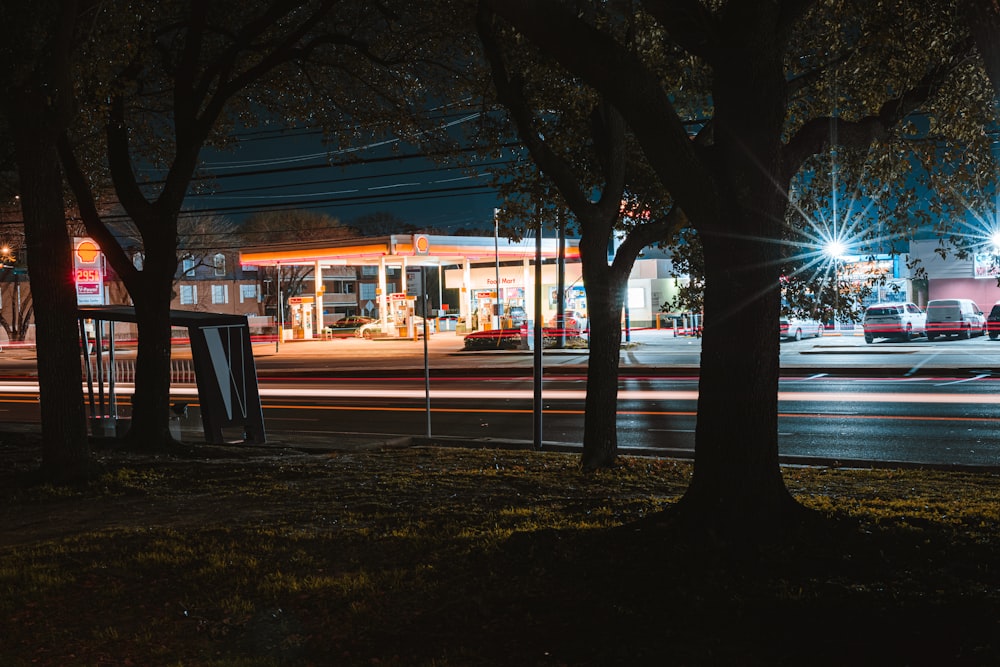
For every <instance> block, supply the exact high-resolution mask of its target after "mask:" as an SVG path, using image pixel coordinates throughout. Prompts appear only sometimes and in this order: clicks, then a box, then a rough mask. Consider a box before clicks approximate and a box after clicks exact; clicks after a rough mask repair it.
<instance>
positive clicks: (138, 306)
mask: <svg viewBox="0 0 1000 667" xmlns="http://www.w3.org/2000/svg"><path fill="white" fill-rule="evenodd" d="M148 228H150V229H156V230H167V231H168V232H169V230H170V229H171V228H172V226H171V225H170V224H167V223H165V224H162V225H159V226H153V225H148ZM159 236H160V237H162V238H158V239H157V240H156V242H153V243H149V244H147V246H146V247H147V249H148V250H147V253H146V256H145V262H144V264H143V270H142V272H141V273H136V274H133V275H134V281H135V283H136V284H130V285H128V289H129V293H130V294H131V295H132V301H133V303H134V304H135V316H136V327H137V329H138V347H137V350H136V368H135V394H134V395H133V397H132V423H131V426H130V428H129V432H128V436H127V438H128V441H129V442H130V444H131V445H132V446H134V447H136V448H141V449H150V448H152V449H170V448H171V447H173V446H174V445H175V444H176V442H175V441H174V439H173V437H172V436H171V435H170V379H171V377H170V376H171V374H170V355H171V328H170V302H171V300H172V298H173V293H172V285H173V282H172V281H173V276H174V272H175V270H176V269H177V250H176V239H175V240H174V241H173V242H171V239H170V238H168V236H167V234H162V233H161V234H159Z"/></svg>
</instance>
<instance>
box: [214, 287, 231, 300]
mask: <svg viewBox="0 0 1000 667" xmlns="http://www.w3.org/2000/svg"><path fill="white" fill-rule="evenodd" d="M212 303H229V285H212Z"/></svg>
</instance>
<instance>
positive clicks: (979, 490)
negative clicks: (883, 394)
mask: <svg viewBox="0 0 1000 667" xmlns="http://www.w3.org/2000/svg"><path fill="white" fill-rule="evenodd" d="M201 451H202V452H203V453H204V454H210V455H211V456H210V457H209V458H198V459H194V458H166V457H153V456H139V455H135V454H126V453H120V452H111V451H102V452H98V457H99V458H100V459H101V461H102V462H103V463H104V464H105V465H106V466H107V469H108V473H107V474H106V475H105V476H104V477H103V478H102V479H101V480H100V481H99V482H97V483H93V484H91V485H89V486H87V487H86V488H82V489H72V490H69V489H57V488H52V487H46V486H33V487H25V486H24V485H23V484H22V482H23V480H24V478H25V475H24V473H25V472H26V471H29V470H31V469H33V468H34V467H36V466H37V459H36V450H35V445H34V443H32V442H31V441H30V438H29V437H28V436H23V435H7V436H0V528H2V530H0V665H5V666H8V665H185V666H189V665H199V666H201V665H210V666H215V665H220V666H221V665H242V666H247V665H253V666H257V665H261V666H263V665H369V666H370V665H407V666H408V665H426V666H435V667H444V666H453V665H473V666H475V665H595V666H596V665H935V666H941V665H997V664H1000V534H998V530H997V529H998V524H1000V517H998V511H1000V479H998V478H997V476H995V475H992V474H968V473H942V472H929V471H891V470H880V471H871V470H838V469H815V468H789V469H786V470H785V471H784V473H785V478H786V482H787V484H788V486H789V488H790V489H792V490H793V492H794V493H795V495H796V496H797V497H798V498H799V499H800V500H801V502H803V503H804V504H806V505H808V506H810V507H813V508H816V509H819V510H821V511H822V512H824V513H827V514H828V515H829V516H831V517H832V519H850V520H856V521H857V522H858V523H857V524H855V525H857V526H859V527H857V528H846V527H843V526H840V527H833V526H834V522H833V521H831V529H830V532H829V533H828V534H825V535H820V536H817V538H816V539H813V540H809V541H808V542H805V543H799V544H794V545H788V546H785V547H775V548H771V549H758V550H753V551H746V552H742V553H740V552H732V551H730V552H727V553H726V554H725V555H719V554H718V553H717V552H715V551H713V550H712V549H710V548H708V547H705V546H692V545H690V544H688V543H685V542H684V541H681V540H678V539H675V538H674V537H672V536H671V534H670V532H669V531H664V530H650V529H646V528H644V529H641V530H640V529H637V528H636V527H635V526H634V525H632V524H633V522H636V521H638V520H639V519H642V518H643V517H647V516H649V515H650V514H651V513H655V512H657V511H659V510H661V509H663V508H664V507H667V506H669V505H670V504H671V503H672V502H673V501H675V500H676V499H677V498H678V497H679V496H680V494H681V493H682V492H683V490H684V488H685V487H686V485H687V481H688V479H689V476H690V472H691V471H690V467H689V466H688V464H685V463H676V462H671V461H664V460H657V459H642V458H623V459H622V465H621V467H620V468H619V469H617V470H614V471H608V472H602V473H600V474H592V475H584V474H582V473H581V472H580V471H579V470H578V468H577V457H575V456H572V455H564V454H540V453H530V452H516V451H498V450H475V451H474V450H465V449H445V448H431V447H424V448H399V449H389V450H383V451H368V452H359V451H354V452H336V453H326V454H315V453H313V454H303V453H300V452H296V451H294V450H291V449H246V448H213V449H203V450H201Z"/></svg>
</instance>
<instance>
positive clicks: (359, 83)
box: [60, 0, 449, 446]
mask: <svg viewBox="0 0 1000 667" xmlns="http://www.w3.org/2000/svg"><path fill="white" fill-rule="evenodd" d="M142 7H143V9H142V11H141V12H139V11H137V10H136V9H135V8H132V7H131V5H130V3H128V2H127V1H126V0H121V2H109V3H103V4H101V5H99V6H98V7H97V11H98V12H99V16H98V17H97V18H96V19H95V24H96V25H99V26H102V27H103V28H104V30H103V31H101V32H100V34H97V35H95V38H94V39H93V40H91V41H90V42H89V43H88V45H87V46H88V49H89V51H88V53H90V54H91V59H90V60H89V61H88V62H89V63H90V64H93V63H95V62H100V63H102V66H101V68H99V70H98V71H99V73H100V74H101V75H102V76H99V77H94V76H88V75H87V72H85V71H83V70H81V72H80V76H79V81H80V85H79V86H78V90H79V91H80V100H81V106H82V108H83V112H82V113H81V115H80V119H81V121H82V122H81V124H79V125H78V126H77V127H76V128H75V130H76V134H75V135H74V134H71V133H68V132H67V133H65V134H64V136H63V138H62V139H61V141H60V155H61V158H62V162H63V165H64V168H65V170H66V173H67V177H68V180H69V183H70V185H71V187H72V189H73V192H74V194H75V196H76V198H77V201H78V202H79V207H80V210H81V215H82V218H83V220H84V221H85V223H86V225H87V229H88V231H89V233H90V235H91V236H93V237H94V238H95V239H96V240H97V241H98V242H99V243H100V245H101V248H102V249H103V250H104V252H105V254H106V256H107V258H108V261H109V262H110V264H111V265H112V266H113V268H114V269H115V271H116V272H117V273H118V275H119V276H120V277H121V279H122V280H123V282H124V283H125V285H126V287H127V288H128V291H129V294H130V295H131V297H132V300H133V302H134V304H135V310H136V320H137V327H138V334H139V344H138V353H137V360H136V388H135V394H134V397H133V414H132V426H131V430H130V433H129V438H130V439H131V440H133V441H134V442H136V443H143V446H150V445H156V444H167V445H169V444H170V443H171V442H172V439H171V438H170V435H169V429H168V417H169V412H168V408H169V379H170V374H169V359H170V324H169V319H168V314H169V304H170V298H171V285H172V282H173V278H174V273H175V270H176V266H177V218H178V214H179V212H180V211H181V208H182V204H183V200H184V196H185V193H186V192H187V189H188V186H189V184H190V182H191V178H192V176H193V175H194V173H195V171H196V169H197V167H198V164H199V156H200V152H201V150H202V148H203V147H205V146H207V145H216V146H222V145H225V144H226V143H229V142H231V141H232V139H231V136H230V134H229V131H230V130H231V129H232V128H236V127H241V126H243V127H245V126H252V125H255V124H262V123H265V122H268V121H270V120H280V121H281V122H284V121H286V120H292V119H301V120H305V121H309V122H312V123H314V124H320V125H323V126H325V127H327V128H330V130H329V131H330V138H331V140H334V141H341V142H343V143H347V142H349V141H350V140H352V139H354V138H357V137H359V136H365V137H368V136H375V135H378V134H379V133H381V132H384V131H386V130H388V129H390V128H391V129H393V130H395V131H396V132H397V133H398V134H400V135H405V134H406V133H407V132H409V131H411V130H412V131H414V132H415V131H416V129H423V128H419V127H418V126H419V123H418V122H417V116H416V114H415V113H414V112H415V111H416V110H417V109H419V108H420V105H421V104H422V100H423V99H424V98H425V96H426V95H430V94H432V92H433V90H432V88H431V87H430V86H428V85H427V82H426V81H425V80H421V79H418V78H417V76H416V74H417V71H415V70H424V71H426V68H427V67H428V63H429V62H430V60H429V56H430V54H434V55H435V56H439V54H442V53H448V51H449V49H448V48H447V47H446V46H443V45H442V43H441V41H440V30H439V29H437V28H436V27H435V24H433V23H432V22H431V17H430V14H429V13H428V12H429V6H424V5H421V6H420V7H411V6H410V3H404V2H395V1H393V2H388V3H383V4H381V5H378V6H372V5H370V4H369V3H364V2H358V1H356V0H339V1H338V0H328V1H323V2H321V1H318V0H316V1H307V0H302V1H300V2H289V1H286V0H274V1H270V2H269V1H265V0H256V1H254V2H246V1H241V2H235V1H233V2H229V1H225V2H224V1H218V2H203V1H197V2H195V1H191V2H187V1H183V0H173V1H168V2H160V3H156V4H155V5H148V4H146V3H143V4H142ZM123 16H125V17H127V19H123V18H122V17H123ZM98 56H100V57H98ZM439 62H440V61H439ZM104 63H110V66H108V65H105V64H104ZM361 117H363V118H364V123H358V122H356V119H357V118H361ZM95 128H101V133H100V134H101V135H100V136H99V143H100V145H101V146H103V152H104V165H103V168H106V169H107V172H108V173H109V174H110V180H111V181H112V182H113V184H114V190H115V193H116V195H117V197H118V200H119V201H120V203H121V206H122V207H123V208H124V210H125V211H126V212H127V213H128V215H129V217H130V218H131V221H132V223H133V224H134V225H135V227H136V229H137V230H138V233H139V235H140V237H141V239H142V246H143V251H144V253H145V259H144V263H143V267H142V269H138V268H136V267H135V266H133V265H132V263H131V261H130V258H129V257H128V256H127V254H126V253H125V252H124V250H123V249H122V248H121V246H120V245H118V243H117V239H116V238H115V237H114V235H113V234H111V233H110V231H109V229H108V227H107V226H106V225H105V224H104V221H103V220H102V219H101V217H100V215H99V214H98V211H97V206H96V202H95V196H94V192H95V186H94V181H93V179H92V178H91V173H92V172H95V171H96V172H98V173H99V171H100V170H99V169H91V168H89V167H88V163H87V161H86V160H85V159H84V158H83V155H84V153H83V152H82V151H81V150H80V148H79V147H80V146H81V142H80V141H78V139H79V138H80V137H87V138H89V137H91V136H92V133H93V130H94V129H95ZM414 128H416V129H414ZM420 138H421V140H422V141H430V140H431V138H432V135H430V134H421V135H420ZM140 164H150V165H153V166H154V167H158V168H160V169H161V170H162V174H163V178H162V180H160V181H159V182H156V183H147V182H145V181H144V180H143V179H142V178H141V177H140V175H139V169H138V167H139V165H140Z"/></svg>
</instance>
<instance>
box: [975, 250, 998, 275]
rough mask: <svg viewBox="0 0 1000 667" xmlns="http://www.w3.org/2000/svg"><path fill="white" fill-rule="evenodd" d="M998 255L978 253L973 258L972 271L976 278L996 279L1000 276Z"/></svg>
mask: <svg viewBox="0 0 1000 667" xmlns="http://www.w3.org/2000/svg"><path fill="white" fill-rule="evenodd" d="M998 259H1000V258H998V257H997V255H996V253H992V252H990V253H976V254H974V255H973V256H972V271H973V275H974V276H975V277H976V278H996V277H997V275H998V274H1000V266H998V265H1000V262H998V261H997V260H998Z"/></svg>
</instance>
